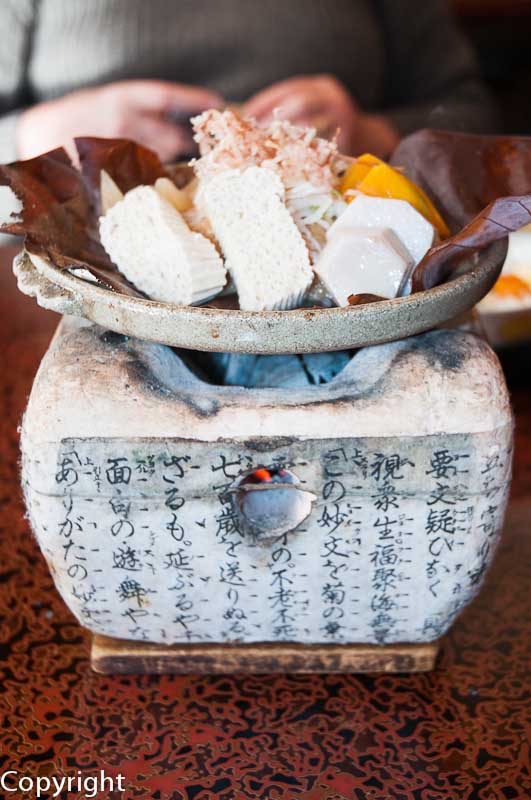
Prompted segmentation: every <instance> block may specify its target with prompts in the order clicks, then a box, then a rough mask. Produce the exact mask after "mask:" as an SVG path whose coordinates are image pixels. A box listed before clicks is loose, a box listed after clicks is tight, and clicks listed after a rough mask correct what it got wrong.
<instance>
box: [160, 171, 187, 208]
mask: <svg viewBox="0 0 531 800" xmlns="http://www.w3.org/2000/svg"><path fill="white" fill-rule="evenodd" d="M155 189H156V190H157V192H158V193H159V194H160V195H161V197H164V199H165V200H167V201H168V203H170V205H172V206H173V207H174V209H175V210H176V211H179V212H181V213H182V212H183V211H188V209H189V208H191V207H192V198H191V197H190V194H189V193H188V192H186V191H184V190H183V189H178V188H177V187H176V185H175V184H174V183H173V181H171V180H170V179H169V178H157V180H156V181H155Z"/></svg>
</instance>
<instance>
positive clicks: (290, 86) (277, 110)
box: [243, 75, 399, 156]
mask: <svg viewBox="0 0 531 800" xmlns="http://www.w3.org/2000/svg"><path fill="white" fill-rule="evenodd" d="M243 111H244V114H245V115H246V116H250V117H254V118H255V119H256V120H257V121H258V122H259V123H261V124H263V125H267V124H268V123H270V122H271V120H272V119H273V118H274V117H275V115H276V116H277V117H278V118H279V119H286V120H289V121H290V122H293V123H294V124H295V125H308V126H310V127H313V128H315V129H316V130H317V133H318V135H319V136H322V137H323V138H327V139H329V138H331V137H332V136H334V135H335V134H336V132H337V131H338V130H339V133H338V138H337V143H338V147H339V149H340V150H341V152H343V153H347V154H351V155H359V154H360V153H362V152H364V151H366V150H369V151H370V152H372V153H375V155H382V156H387V155H389V153H390V152H391V151H392V150H393V149H394V147H395V146H396V145H397V144H398V141H399V137H398V134H397V133H396V132H395V131H394V129H393V128H392V126H391V125H390V124H389V123H388V122H387V121H386V120H385V119H384V117H381V116H378V115H375V114H365V113H364V112H363V111H361V109H360V108H359V106H358V105H357V103H356V102H355V100H354V99H353V98H352V97H351V95H350V94H349V92H348V91H347V89H346V88H345V86H343V84H342V83H340V82H339V81H338V80H337V79H336V78H334V77H333V76H332V75H303V76H299V77H295V78H289V79H288V80H285V81H281V82H280V83H275V84H273V85H272V86H269V87H268V88H266V89H263V90H262V91H261V92H258V94H256V95H254V97H251V99H250V100H248V101H247V103H246V104H245V105H244V108H243Z"/></svg>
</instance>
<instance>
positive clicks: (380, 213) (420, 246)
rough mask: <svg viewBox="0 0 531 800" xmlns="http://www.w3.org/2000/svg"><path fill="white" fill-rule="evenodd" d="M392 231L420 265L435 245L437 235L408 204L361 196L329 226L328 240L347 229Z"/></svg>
mask: <svg viewBox="0 0 531 800" xmlns="http://www.w3.org/2000/svg"><path fill="white" fill-rule="evenodd" d="M364 227H366V228H390V229H391V230H392V231H393V233H394V234H395V235H396V236H398V238H399V239H400V240H401V242H402V243H403V244H404V245H405V247H406V248H407V249H408V251H409V253H410V254H411V257H412V259H413V260H414V262H415V264H418V263H419V261H421V260H422V259H423V258H424V256H425V255H426V253H427V251H428V250H429V248H430V247H431V246H432V244H433V239H434V236H435V231H434V228H433V225H431V224H430V223H429V222H428V220H427V219H425V218H424V217H423V216H422V214H419V212H418V211H416V210H415V209H414V208H413V206H412V205H411V204H410V203H407V202H406V201H405V200H393V199H391V198H388V197H368V196H367V195H363V194H359V195H357V196H356V197H355V198H354V200H353V201H352V202H351V203H349V205H348V206H347V208H346V209H345V211H344V212H343V213H342V214H341V216H340V217H338V219H337V220H336V221H335V222H334V224H333V225H331V226H330V228H329V230H328V238H329V239H332V238H333V237H334V236H335V235H336V234H337V233H338V231H342V230H344V229H345V228H364Z"/></svg>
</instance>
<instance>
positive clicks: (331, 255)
mask: <svg viewBox="0 0 531 800" xmlns="http://www.w3.org/2000/svg"><path fill="white" fill-rule="evenodd" d="M412 266H413V262H412V260H411V258H410V256H409V253H408V252H407V251H406V249H405V247H404V246H403V245H402V243H401V242H400V240H399V239H398V238H397V237H396V235H395V234H394V233H393V231H391V230H389V229H388V228H344V229H343V230H340V231H337V233H336V234H335V236H333V237H332V238H331V239H330V240H329V241H328V242H327V244H326V246H325V247H324V249H323V251H322V252H321V255H320V257H319V259H318V261H317V264H316V265H315V272H316V273H317V275H318V276H319V278H320V279H321V281H322V282H323V284H324V285H325V286H326V288H327V289H328V291H329V292H330V294H331V295H332V297H333V298H334V300H335V302H336V303H337V304H338V305H339V306H346V305H348V298H349V296H350V295H351V294H377V295H381V296H382V297H387V298H391V297H396V296H397V294H398V293H399V291H400V289H401V288H402V286H403V285H404V283H405V282H406V280H407V279H408V276H409V272H410V270H411V268H412Z"/></svg>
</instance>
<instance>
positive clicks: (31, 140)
mask: <svg viewBox="0 0 531 800" xmlns="http://www.w3.org/2000/svg"><path fill="white" fill-rule="evenodd" d="M222 104H223V103H222V98H221V97H220V96H219V95H218V94H216V93H215V92H211V91H210V90H208V89H203V88H201V87H197V86H187V85H184V84H180V83H169V82H165V81H150V80H131V81H120V82H117V83H109V84H107V85H105V86H99V87H96V88H91V89H81V90H79V91H77V92H72V93H71V94H67V95H65V96H64V97H60V98H59V99H57V100H51V101H49V102H44V103H39V104H38V105H36V106H33V107H32V108H29V109H28V110H27V111H24V112H23V113H22V114H21V116H20V119H19V122H18V126H17V133H16V136H17V151H18V154H19V157H20V158H23V159H26V158H32V157H33V156H36V155H39V154H40V153H44V152H46V151H48V150H53V149H54V148H56V147H60V146H63V147H66V149H67V150H68V152H69V153H70V155H74V152H73V143H72V140H73V138H74V137H75V136H103V137H110V138H113V137H124V138H128V139H134V140H135V141H137V142H140V144H143V145H146V146H148V147H150V148H152V149H153V150H155V151H156V152H157V153H158V154H159V156H160V158H161V159H162V161H170V160H172V159H175V158H177V157H178V156H180V155H183V154H185V153H189V152H191V151H193V149H194V143H193V139H192V131H191V129H190V126H189V125H186V124H179V122H183V123H184V120H185V119H186V118H187V117H190V116H193V115H194V114H198V113H200V112H201V111H204V110H205V109H207V108H212V107H216V108H217V107H219V106H221V105H222ZM172 118H173V119H172Z"/></svg>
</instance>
